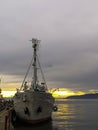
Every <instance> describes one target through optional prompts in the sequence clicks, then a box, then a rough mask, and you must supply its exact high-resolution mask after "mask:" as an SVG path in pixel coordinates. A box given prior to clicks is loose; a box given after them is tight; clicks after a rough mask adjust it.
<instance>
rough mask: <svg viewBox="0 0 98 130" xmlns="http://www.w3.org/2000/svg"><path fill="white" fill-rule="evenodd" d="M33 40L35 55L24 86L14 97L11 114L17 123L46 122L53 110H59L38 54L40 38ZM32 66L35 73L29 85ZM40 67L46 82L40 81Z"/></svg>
mask: <svg viewBox="0 0 98 130" xmlns="http://www.w3.org/2000/svg"><path fill="white" fill-rule="evenodd" d="M31 41H32V48H33V57H32V60H31V63H30V66H29V67H28V69H27V73H26V75H25V78H24V80H23V82H22V86H21V87H20V89H17V92H16V93H15V95H14V97H13V102H14V103H13V104H14V106H13V111H12V116H11V120H12V122H13V123H16V122H17V121H19V120H20V121H22V122H26V123H30V124H38V123H41V122H45V121H48V120H51V119H52V112H53V110H54V111H55V110H57V107H56V106H55V98H54V97H53V96H52V94H51V93H49V91H48V88H47V84H46V81H45V78H44V74H43V72H42V69H41V65H40V62H39V58H38V55H37V52H38V48H39V42H40V40H38V39H36V38H33V39H32V40H31ZM38 64H39V66H38ZM30 67H31V68H32V70H33V74H32V80H31V82H30V85H29V86H28V82H27V81H26V77H27V75H28V71H29V70H30ZM38 69H41V72H42V77H43V81H44V82H39V80H38Z"/></svg>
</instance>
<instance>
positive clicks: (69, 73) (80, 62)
mask: <svg viewBox="0 0 98 130" xmlns="http://www.w3.org/2000/svg"><path fill="white" fill-rule="evenodd" d="M97 35H98V1H97V0H29V1H28V0H3V1H0V76H1V79H2V84H1V85H2V86H3V87H4V88H7V89H8V90H9V89H10V90H11V89H13V88H15V87H16V86H17V85H20V84H21V82H22V81H23V78H24V75H25V73H26V70H27V67H28V65H29V63H30V61H31V58H32V44H31V42H30V41H29V40H31V39H32V38H37V39H39V40H41V43H40V45H39V48H40V50H39V58H40V62H41V65H42V68H43V72H44V74H45V77H46V81H47V84H48V86H49V87H53V88H54V87H56V88H68V89H70V90H74V91H77V90H79V91H98V36H97ZM19 87H20V86H19Z"/></svg>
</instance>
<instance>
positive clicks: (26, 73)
mask: <svg viewBox="0 0 98 130" xmlns="http://www.w3.org/2000/svg"><path fill="white" fill-rule="evenodd" d="M32 62H33V57H32V59H31V62H30V65H29V67H28V69H27V72H26V74H25V77H24V80H23V82H22V85H21V88H20V91H21V89H22V87H23V85H24V82H25V79H26V78H27V75H28V73H29V70H30V67H31V65H32Z"/></svg>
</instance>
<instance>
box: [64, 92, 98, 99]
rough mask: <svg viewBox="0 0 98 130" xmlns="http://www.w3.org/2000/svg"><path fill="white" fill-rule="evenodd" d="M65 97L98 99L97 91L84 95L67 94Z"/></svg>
mask: <svg viewBox="0 0 98 130" xmlns="http://www.w3.org/2000/svg"><path fill="white" fill-rule="evenodd" d="M66 99H98V93H95V94H92V93H91V94H84V95H76V96H69V97H67V98H66Z"/></svg>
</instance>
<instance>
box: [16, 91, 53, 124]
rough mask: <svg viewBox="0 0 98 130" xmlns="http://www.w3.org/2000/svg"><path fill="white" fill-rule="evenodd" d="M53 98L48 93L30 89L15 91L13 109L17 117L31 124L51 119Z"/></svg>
mask: <svg viewBox="0 0 98 130" xmlns="http://www.w3.org/2000/svg"><path fill="white" fill-rule="evenodd" d="M53 104H54V98H53V97H52V95H51V94H50V93H46V92H40V91H31V90H27V91H25V92H19V93H16V95H15V97H14V110H15V112H16V115H17V116H18V118H19V119H21V120H23V121H25V122H29V123H32V124H35V123H39V122H43V121H46V120H49V119H51V116H52V111H53Z"/></svg>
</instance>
